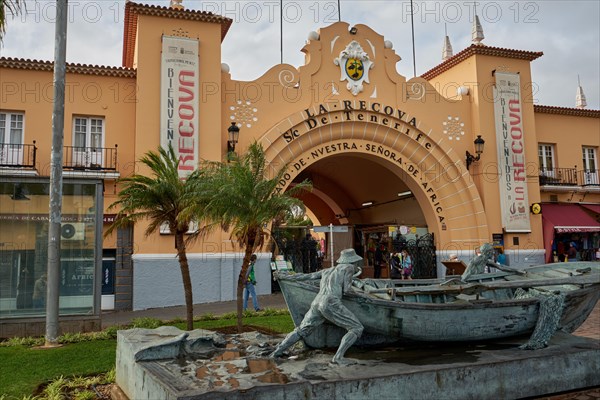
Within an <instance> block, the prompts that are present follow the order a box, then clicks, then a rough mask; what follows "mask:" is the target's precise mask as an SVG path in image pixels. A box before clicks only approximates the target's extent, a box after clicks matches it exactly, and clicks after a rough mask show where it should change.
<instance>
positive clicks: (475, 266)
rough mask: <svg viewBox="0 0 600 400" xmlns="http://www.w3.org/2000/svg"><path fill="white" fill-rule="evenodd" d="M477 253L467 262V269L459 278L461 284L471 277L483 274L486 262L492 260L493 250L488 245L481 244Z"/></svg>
mask: <svg viewBox="0 0 600 400" xmlns="http://www.w3.org/2000/svg"><path fill="white" fill-rule="evenodd" d="M477 253H478V254H477V255H476V256H475V258H473V259H472V260H471V261H469V265H468V266H467V269H466V270H465V272H464V273H463V274H462V276H461V277H460V278H461V280H462V281H463V282H466V281H467V279H469V277H471V276H472V275H479V274H483V273H484V272H485V267H486V265H487V264H488V262H490V261H493V259H494V248H493V247H492V245H491V244H489V243H484V244H482V245H481V247H480V248H479V251H478V252H477Z"/></svg>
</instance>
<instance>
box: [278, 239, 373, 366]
mask: <svg viewBox="0 0 600 400" xmlns="http://www.w3.org/2000/svg"><path fill="white" fill-rule="evenodd" d="M360 262H362V257H361V256H359V255H357V254H356V252H355V251H354V249H346V250H342V252H341V254H340V258H339V259H338V260H337V263H338V264H337V266H336V267H333V268H327V269H323V270H321V271H317V272H313V273H311V274H295V275H288V274H282V273H278V274H277V275H276V277H277V279H280V280H295V281H301V280H311V279H319V278H320V279H321V283H320V289H319V293H318V294H317V295H316V297H315V299H314V300H313V302H312V303H311V305H310V309H309V310H308V312H307V313H306V315H305V316H304V319H303V320H302V323H301V324H300V326H298V327H297V328H296V329H294V331H293V332H291V333H290V334H288V335H287V336H286V338H285V339H283V341H282V342H281V343H280V344H279V345H278V346H277V348H276V349H275V351H274V352H273V353H272V354H271V356H272V357H279V356H281V355H282V354H283V352H284V351H285V350H286V349H287V348H289V347H290V346H292V345H293V344H295V343H297V342H298V341H299V340H300V339H303V338H304V337H306V336H308V335H310V334H311V333H312V332H313V331H314V329H315V328H317V327H319V326H320V325H322V324H323V323H324V322H325V321H326V320H327V321H329V322H331V323H333V324H335V325H337V326H339V327H342V328H344V329H346V331H347V332H346V334H345V335H344V336H343V337H342V340H341V342H340V345H339V347H338V349H337V352H336V353H335V355H334V356H333V359H332V360H331V362H332V363H334V364H352V363H353V361H351V360H348V359H346V358H344V354H345V353H346V351H347V350H348V349H349V348H350V347H351V346H352V345H353V344H354V342H356V340H358V338H360V336H361V335H362V332H363V325H362V324H361V323H360V321H359V320H358V318H356V316H355V315H354V314H353V313H352V312H351V311H350V310H348V309H347V308H346V307H345V306H344V305H343V304H342V296H343V294H344V293H345V292H348V291H349V290H351V287H352V280H353V279H354V277H356V276H358V275H360V273H361V269H360V265H359V263H360Z"/></svg>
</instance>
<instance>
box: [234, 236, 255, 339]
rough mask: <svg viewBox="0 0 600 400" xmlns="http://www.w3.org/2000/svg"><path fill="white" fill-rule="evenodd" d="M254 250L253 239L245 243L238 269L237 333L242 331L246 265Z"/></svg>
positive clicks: (248, 263)
mask: <svg viewBox="0 0 600 400" xmlns="http://www.w3.org/2000/svg"><path fill="white" fill-rule="evenodd" d="M253 251H254V240H252V243H246V250H245V253H244V261H243V262H242V270H241V271H240V276H239V277H238V286H237V329H238V333H242V327H243V323H242V315H243V313H244V303H243V302H244V287H245V285H246V272H247V271H248V267H249V265H250V257H251V256H252V252H253Z"/></svg>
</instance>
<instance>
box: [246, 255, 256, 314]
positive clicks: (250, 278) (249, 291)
mask: <svg viewBox="0 0 600 400" xmlns="http://www.w3.org/2000/svg"><path fill="white" fill-rule="evenodd" d="M255 262H256V254H252V255H251V256H250V266H249V267H248V271H246V286H245V287H244V310H246V308H247V307H248V296H252V305H253V306H254V310H255V311H260V307H259V305H258V297H256V288H255V287H254V286H255V285H256V277H255V276H254V263H255Z"/></svg>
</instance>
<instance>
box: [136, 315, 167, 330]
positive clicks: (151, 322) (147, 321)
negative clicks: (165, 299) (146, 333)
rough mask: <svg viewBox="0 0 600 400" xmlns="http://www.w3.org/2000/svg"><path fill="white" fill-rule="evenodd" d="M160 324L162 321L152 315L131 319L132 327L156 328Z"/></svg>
mask: <svg viewBox="0 0 600 400" xmlns="http://www.w3.org/2000/svg"><path fill="white" fill-rule="evenodd" d="M162 325H163V322H162V321H161V320H160V319H158V318H152V317H141V318H134V319H133V320H132V321H131V327H132V328H145V329H156V328H158V327H159V326H162Z"/></svg>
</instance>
